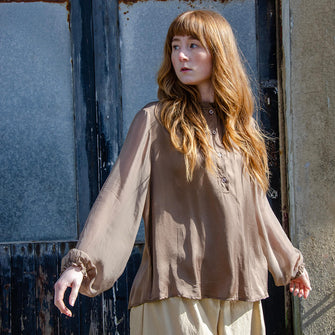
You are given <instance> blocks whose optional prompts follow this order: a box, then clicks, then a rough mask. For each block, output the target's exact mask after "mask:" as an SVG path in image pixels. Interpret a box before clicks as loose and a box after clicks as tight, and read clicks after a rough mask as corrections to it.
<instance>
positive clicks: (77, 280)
mask: <svg viewBox="0 0 335 335" xmlns="http://www.w3.org/2000/svg"><path fill="white" fill-rule="evenodd" d="M83 277H84V276H83V273H82V272H81V269H80V268H79V267H73V266H71V267H69V268H68V269H66V270H65V271H64V272H63V274H62V275H61V276H60V278H59V279H58V280H57V282H56V283H55V298H54V304H55V305H56V306H57V307H58V309H59V310H60V312H61V313H63V314H65V315H67V316H72V312H71V311H70V310H69V309H68V308H67V307H66V306H65V304H64V293H65V291H66V289H67V288H68V287H71V293H70V297H69V304H70V305H71V306H74V303H75V302H76V299H77V296H78V292H79V288H80V285H81V282H82V281H83Z"/></svg>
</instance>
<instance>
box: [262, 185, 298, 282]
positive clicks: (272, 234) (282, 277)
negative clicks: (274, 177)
mask: <svg viewBox="0 0 335 335" xmlns="http://www.w3.org/2000/svg"><path fill="white" fill-rule="evenodd" d="M256 201H257V210H258V227H259V233H260V237H261V243H262V249H263V252H264V255H265V257H266V259H267V262H268V267H269V271H270V272H271V274H272V276H273V278H274V281H275V284H276V285H277V286H280V285H287V284H288V283H289V282H290V280H291V279H292V278H294V277H295V276H296V275H297V273H298V270H299V268H300V267H301V266H302V265H303V257H302V254H301V252H300V251H299V250H298V249H296V248H295V247H294V246H293V245H292V243H291V241H290V240H289V238H288V237H287V235H286V233H285V232H284V230H283V228H282V226H281V224H280V223H279V221H278V219H277V217H276V216H275V214H274V213H273V211H272V209H271V207H270V204H269V202H268V199H267V198H266V195H265V193H264V192H263V191H262V190H261V189H260V188H258V189H257V190H256Z"/></svg>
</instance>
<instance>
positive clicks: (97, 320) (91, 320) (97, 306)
mask: <svg viewBox="0 0 335 335" xmlns="http://www.w3.org/2000/svg"><path fill="white" fill-rule="evenodd" d="M80 334H81V335H86V334H87V335H88V334H89V335H100V334H103V320H102V295H101V294H100V295H99V296H97V297H95V298H89V297H85V296H83V295H80Z"/></svg>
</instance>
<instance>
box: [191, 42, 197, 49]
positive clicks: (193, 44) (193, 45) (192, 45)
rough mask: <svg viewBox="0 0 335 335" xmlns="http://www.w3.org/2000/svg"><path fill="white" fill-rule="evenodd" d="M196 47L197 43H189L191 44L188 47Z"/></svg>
mask: <svg viewBox="0 0 335 335" xmlns="http://www.w3.org/2000/svg"><path fill="white" fill-rule="evenodd" d="M196 47H198V45H197V44H195V43H191V45H190V48H191V49H194V48H196Z"/></svg>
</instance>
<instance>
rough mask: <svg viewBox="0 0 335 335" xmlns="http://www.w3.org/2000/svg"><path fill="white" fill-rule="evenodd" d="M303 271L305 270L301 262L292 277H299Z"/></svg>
mask: <svg viewBox="0 0 335 335" xmlns="http://www.w3.org/2000/svg"><path fill="white" fill-rule="evenodd" d="M304 271H305V264H304V263H301V264H300V265H299V266H298V270H297V272H296V274H295V276H294V277H293V278H292V279H296V278H298V277H300V276H301V275H302V274H303V273H304Z"/></svg>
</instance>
